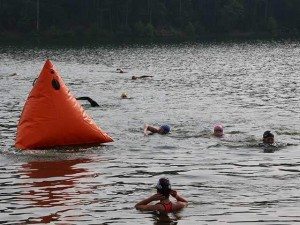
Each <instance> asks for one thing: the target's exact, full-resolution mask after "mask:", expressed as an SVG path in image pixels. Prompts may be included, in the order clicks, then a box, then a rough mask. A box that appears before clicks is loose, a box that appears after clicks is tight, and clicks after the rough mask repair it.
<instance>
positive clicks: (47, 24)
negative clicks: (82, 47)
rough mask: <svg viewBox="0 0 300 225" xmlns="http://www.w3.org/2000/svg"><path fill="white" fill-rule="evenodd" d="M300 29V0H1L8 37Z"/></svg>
mask: <svg viewBox="0 0 300 225" xmlns="http://www.w3.org/2000/svg"><path fill="white" fill-rule="evenodd" d="M299 31H300V1H299V0H59V1H58V0H14V1H11V0H0V37H5V38H12V37H18V39H22V38H27V37H28V38H29V39H30V38H31V39H33V40H36V39H37V38H38V37H40V38H45V39H47V40H57V41H59V40H60V39H61V40H68V39H70V40H71V39H72V40H77V41H80V42H84V41H99V40H116V39H118V40H123V39H132V40H135V39H154V38H155V39H164V38H173V39H177V38H178V37H180V38H181V39H182V38H184V39H187V40H191V39H193V40H194V39H197V38H202V37H205V36H209V37H211V36H214V35H216V36H219V37H220V36H226V35H234V34H255V35H256V36H260V35H265V34H268V35H270V36H273V37H274V36H284V37H299ZM31 35H33V37H31Z"/></svg>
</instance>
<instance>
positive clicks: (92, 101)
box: [76, 97, 99, 107]
mask: <svg viewBox="0 0 300 225" xmlns="http://www.w3.org/2000/svg"><path fill="white" fill-rule="evenodd" d="M76 99H77V100H87V101H88V102H89V103H90V104H91V106H92V107H98V106H99V104H98V103H97V102H96V101H94V100H93V99H91V98H90V97H78V98H76Z"/></svg>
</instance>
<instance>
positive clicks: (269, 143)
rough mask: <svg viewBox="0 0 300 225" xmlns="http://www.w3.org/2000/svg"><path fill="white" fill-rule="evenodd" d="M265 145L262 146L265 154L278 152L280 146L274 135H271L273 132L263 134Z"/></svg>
mask: <svg viewBox="0 0 300 225" xmlns="http://www.w3.org/2000/svg"><path fill="white" fill-rule="evenodd" d="M262 141H263V143H262V144H261V146H262V147H263V149H264V152H266V153H272V152H275V151H276V150H278V145H277V143H276V142H275V139H274V134H272V133H271V131H269V130H267V131H265V132H264V134H263V140H262Z"/></svg>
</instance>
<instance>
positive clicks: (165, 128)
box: [160, 125, 171, 134]
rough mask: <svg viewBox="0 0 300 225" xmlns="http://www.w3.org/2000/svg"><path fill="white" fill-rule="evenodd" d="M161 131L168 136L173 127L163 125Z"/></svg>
mask: <svg viewBox="0 0 300 225" xmlns="http://www.w3.org/2000/svg"><path fill="white" fill-rule="evenodd" d="M160 129H162V130H163V131H164V134H167V133H169V132H170V131H171V127H170V126H169V125H162V126H160Z"/></svg>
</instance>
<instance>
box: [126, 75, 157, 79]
mask: <svg viewBox="0 0 300 225" xmlns="http://www.w3.org/2000/svg"><path fill="white" fill-rule="evenodd" d="M148 77H153V76H150V75H143V76H132V77H131V79H132V80H137V79H143V78H148Z"/></svg>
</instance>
